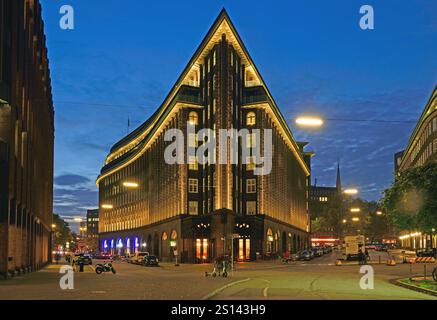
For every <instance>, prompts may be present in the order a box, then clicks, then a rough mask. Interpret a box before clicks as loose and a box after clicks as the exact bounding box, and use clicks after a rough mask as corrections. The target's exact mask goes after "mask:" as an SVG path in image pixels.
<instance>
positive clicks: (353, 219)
mask: <svg viewBox="0 0 437 320" xmlns="http://www.w3.org/2000/svg"><path fill="white" fill-rule="evenodd" d="M352 221H360V218H352Z"/></svg>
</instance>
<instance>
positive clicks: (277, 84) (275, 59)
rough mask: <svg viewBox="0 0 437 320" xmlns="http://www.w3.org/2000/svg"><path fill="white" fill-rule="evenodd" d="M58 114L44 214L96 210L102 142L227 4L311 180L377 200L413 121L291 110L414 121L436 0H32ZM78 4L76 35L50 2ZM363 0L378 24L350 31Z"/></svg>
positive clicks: (160, 91)
mask: <svg viewBox="0 0 437 320" xmlns="http://www.w3.org/2000/svg"><path fill="white" fill-rule="evenodd" d="M42 4H43V11H44V12H43V15H44V19H45V32H46V35H47V45H48V50H49V57H50V69H51V76H52V84H53V97H54V102H55V112H56V120H55V125H56V128H55V129H56V132H55V134H56V143H55V148H56V149H55V209H54V210H55V212H56V213H60V214H62V215H65V216H76V215H83V214H84V213H85V212H86V209H87V208H94V207H96V206H97V188H96V186H95V184H94V181H95V178H96V177H97V175H98V173H99V170H100V168H101V166H102V163H103V161H104V159H105V156H106V154H107V152H108V150H109V148H110V146H111V145H112V144H113V143H114V142H116V141H117V140H118V139H120V138H122V137H123V136H124V135H125V134H126V131H127V119H128V117H129V118H130V119H131V124H132V127H135V126H138V125H139V124H141V122H142V121H144V120H145V119H147V117H148V116H149V115H150V114H151V113H152V112H153V111H154V110H155V109H156V108H157V107H158V106H159V105H160V104H161V102H162V101H163V99H164V97H165V95H166V94H167V93H168V91H169V90H170V88H171V87H172V85H173V84H174V82H175V81H176V79H177V77H178V76H179V74H180V72H181V71H182V70H183V68H184V67H185V65H186V63H187V62H188V60H189V59H190V58H191V56H192V54H193V53H194V51H195V49H196V48H197V46H198V45H199V44H200V42H201V40H202V39H203V37H204V36H205V34H206V32H207V30H208V29H209V27H210V26H211V24H212V23H213V21H214V20H215V18H216V16H217V15H218V14H219V12H220V10H221V9H222V8H223V7H225V8H226V9H227V11H228V13H229V15H230V17H231V19H232V21H233V22H234V24H235V26H236V28H237V30H238V31H239V33H240V36H241V37H242V39H243V41H244V43H245V44H246V46H247V48H248V50H249V52H250V53H251V56H252V58H253V59H254V61H255V63H256V65H257V67H258V69H259V71H260V72H261V74H262V75H263V77H264V80H265V81H266V83H267V85H268V87H269V89H270V91H271V92H272V94H273V96H274V97H275V100H276V102H277V103H278V105H279V107H280V109H281V110H282V112H283V114H284V116H285V117H286V119H287V120H288V122H289V124H290V127H291V129H292V131H293V133H294V135H295V138H296V140H299V141H308V142H310V144H309V146H308V149H310V150H313V151H315V152H316V156H315V157H314V158H313V167H312V172H313V173H312V174H313V181H314V178H317V180H318V185H334V184H335V168H336V163H337V160H338V159H339V160H340V164H341V169H342V179H343V185H344V186H355V187H357V188H359V189H360V196H361V197H363V198H365V199H369V200H377V199H379V197H380V194H381V192H382V191H383V190H384V188H386V187H387V186H389V185H390V183H391V181H392V176H393V154H394V153H395V152H397V151H399V150H401V149H403V148H404V147H405V144H406V143H407V140H408V138H409V135H410V133H411V131H412V129H413V127H414V123H390V124H387V123H386V124H381V123H375V122H373V123H372V122H370V123H369V122H363V123H354V122H338V121H328V122H327V123H326V125H325V126H324V127H323V128H322V129H318V130H314V129H313V130H302V129H299V128H296V127H295V125H294V124H293V119H294V117H296V116H297V115H299V114H302V113H308V112H312V113H317V114H320V115H322V116H324V117H326V118H342V119H391V120H417V119H418V117H419V115H420V113H421V112H422V110H423V108H424V106H425V104H426V101H427V100H428V98H429V96H430V94H431V92H432V90H433V88H434V86H435V85H436V84H437V54H436V53H437V19H436V12H437V2H436V1H434V0H408V1H399V0H397V1H395V0H383V1H367V0H366V1H364V0H363V1H354V0H348V1H340V0H336V1H326V0H318V1H316V0H313V1H263V2H261V1H242V0H238V1H206V0H204V1H168V2H166V1H142V0H141V1H140V0H124V1H120V0H42ZM64 4H69V5H72V6H73V8H74V9H75V21H74V22H75V29H74V30H72V31H64V30H61V29H60V27H59V19H60V17H61V15H60V14H59V9H60V7H61V6H62V5H64ZM363 4H370V5H373V7H374V10H375V30H372V31H363V30H361V29H360V28H359V19H360V14H359V8H360V6H361V5H363Z"/></svg>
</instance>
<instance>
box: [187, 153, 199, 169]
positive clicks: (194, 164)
mask: <svg viewBox="0 0 437 320" xmlns="http://www.w3.org/2000/svg"><path fill="white" fill-rule="evenodd" d="M198 168H199V166H198V161H197V157H196V156H189V157H188V170H194V171H196V170H197V169H198Z"/></svg>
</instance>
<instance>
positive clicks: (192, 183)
mask: <svg viewBox="0 0 437 320" xmlns="http://www.w3.org/2000/svg"><path fill="white" fill-rule="evenodd" d="M198 189H199V182H198V180H197V179H188V192H189V193H197V192H198Z"/></svg>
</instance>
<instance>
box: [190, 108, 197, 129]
mask: <svg viewBox="0 0 437 320" xmlns="http://www.w3.org/2000/svg"><path fill="white" fill-rule="evenodd" d="M188 122H189V123H190V124H191V125H195V126H196V125H198V124H199V117H198V115H197V113H196V112H194V111H191V112H190V113H189V114H188Z"/></svg>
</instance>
